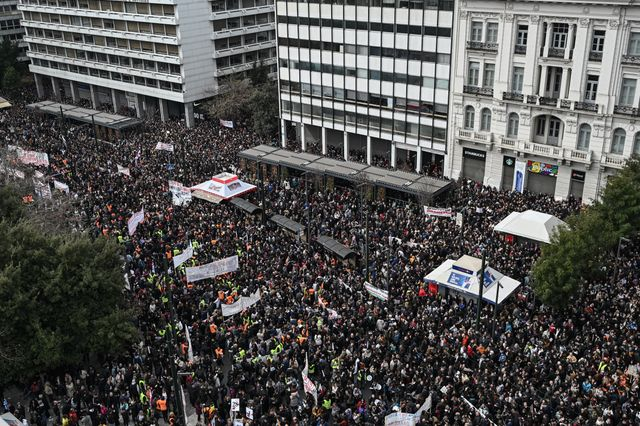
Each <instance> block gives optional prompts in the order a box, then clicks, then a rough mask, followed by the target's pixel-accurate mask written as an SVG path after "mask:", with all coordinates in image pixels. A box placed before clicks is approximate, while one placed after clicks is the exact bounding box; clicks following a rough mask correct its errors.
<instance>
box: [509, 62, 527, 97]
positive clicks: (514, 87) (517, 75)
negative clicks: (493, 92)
mask: <svg viewBox="0 0 640 426" xmlns="http://www.w3.org/2000/svg"><path fill="white" fill-rule="evenodd" d="M523 81H524V67H513V79H512V80H511V91H512V92H514V93H522V83H523Z"/></svg>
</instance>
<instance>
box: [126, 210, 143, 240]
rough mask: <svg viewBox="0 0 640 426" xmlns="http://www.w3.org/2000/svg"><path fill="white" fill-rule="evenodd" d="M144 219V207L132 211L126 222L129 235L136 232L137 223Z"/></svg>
mask: <svg viewBox="0 0 640 426" xmlns="http://www.w3.org/2000/svg"><path fill="white" fill-rule="evenodd" d="M143 220H144V207H143V208H142V210H140V211H139V212H136V213H134V214H133V215H132V216H131V218H129V221H128V222H127V226H128V227H129V235H133V234H134V233H135V232H136V228H137V227H138V224H139V223H140V222H142V221H143Z"/></svg>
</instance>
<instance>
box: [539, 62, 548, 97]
mask: <svg viewBox="0 0 640 426" xmlns="http://www.w3.org/2000/svg"><path fill="white" fill-rule="evenodd" d="M546 87H547V66H546V65H542V66H541V67H540V87H538V96H544V95H545V91H546V90H545V89H546Z"/></svg>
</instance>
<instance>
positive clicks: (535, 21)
mask: <svg viewBox="0 0 640 426" xmlns="http://www.w3.org/2000/svg"><path fill="white" fill-rule="evenodd" d="M456 3H457V6H456V8H457V9H458V10H456V13H457V18H456V25H455V31H454V34H455V37H454V48H453V51H454V59H453V62H454V63H455V65H454V70H453V72H454V75H453V76H452V81H453V90H452V113H451V114H450V118H451V124H450V140H451V141H452V143H451V145H450V148H449V156H448V158H447V174H449V175H450V176H451V177H453V178H457V177H459V176H462V177H465V178H470V179H474V180H476V181H480V182H483V183H485V184H487V185H491V186H494V187H501V188H505V189H511V188H512V186H513V185H514V184H513V179H514V175H516V174H515V173H514V171H515V170H518V172H519V173H518V174H517V175H516V176H519V177H521V179H519V180H518V181H517V185H518V186H521V187H522V188H523V189H528V190H530V191H533V192H543V193H548V194H551V195H554V196H555V198H558V199H560V198H566V197H567V196H568V195H570V194H571V195H573V196H575V197H578V198H582V199H583V201H585V202H590V201H592V200H594V199H597V196H598V195H597V194H598V192H599V190H600V189H601V188H603V187H604V185H605V184H606V179H607V177H608V176H610V175H612V174H614V173H615V172H616V171H617V170H618V169H620V168H621V167H622V166H623V165H624V163H625V160H626V159H627V158H629V156H630V155H632V154H634V153H635V154H640V127H638V119H639V117H640V110H639V109H638V107H639V101H640V90H638V88H637V86H638V80H639V79H640V7H638V5H637V4H636V5H632V4H633V3H635V2H633V1H630V0H616V1H614V0H600V1H589V0H576V1H572V2H560V1H542V0H539V1H527V0H521V1H505V0H487V1H482V2H480V1H477V2H476V1H460V2H456Z"/></svg>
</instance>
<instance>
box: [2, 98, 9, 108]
mask: <svg viewBox="0 0 640 426" xmlns="http://www.w3.org/2000/svg"><path fill="white" fill-rule="evenodd" d="M9 107H11V104H10V103H9V101H8V100H6V99H5V98H0V109H5V108H9Z"/></svg>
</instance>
